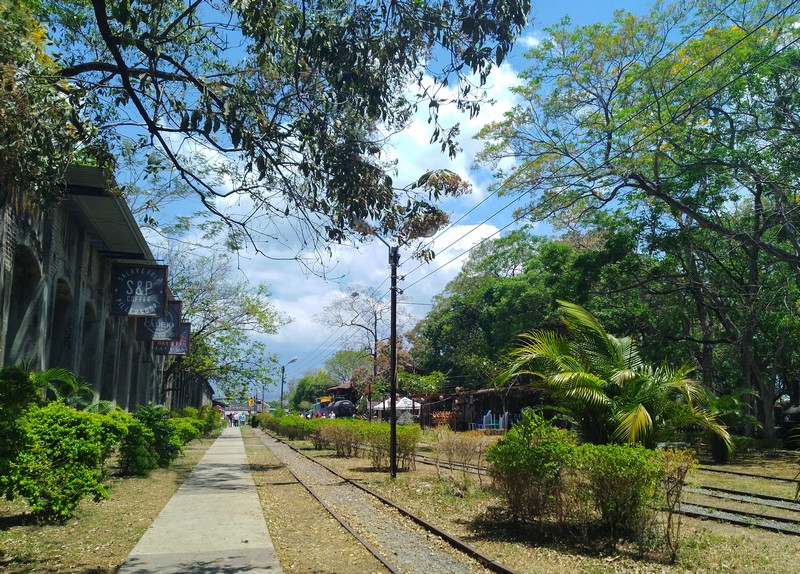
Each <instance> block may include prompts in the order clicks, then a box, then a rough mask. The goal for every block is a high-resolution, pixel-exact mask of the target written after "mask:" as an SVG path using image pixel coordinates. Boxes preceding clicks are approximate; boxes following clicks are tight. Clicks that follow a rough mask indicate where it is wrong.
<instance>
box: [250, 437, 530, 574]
mask: <svg viewBox="0 0 800 574" xmlns="http://www.w3.org/2000/svg"><path fill="white" fill-rule="evenodd" d="M265 434H268V435H269V436H270V437H272V438H273V439H275V440H277V441H279V442H281V443H283V444H284V445H286V446H288V447H289V448H290V449H292V450H293V451H295V452H296V453H297V454H298V455H300V456H303V457H305V458H307V459H308V460H310V461H312V462H314V463H316V464H318V465H319V466H321V467H322V468H324V469H325V470H327V471H328V472H330V473H332V474H334V475H335V476H336V477H338V478H340V479H342V480H343V481H345V482H347V483H348V484H351V485H353V486H354V487H356V488H358V489H360V490H362V491H364V492H366V493H367V494H369V495H370V496H373V497H375V498H377V499H378V500H380V501H381V502H382V503H383V504H385V505H387V506H389V507H390V508H393V509H394V510H396V511H398V512H399V513H400V514H402V515H404V516H406V517H407V518H409V519H411V520H412V521H414V522H415V523H417V524H418V525H419V526H421V527H422V528H424V529H425V530H427V531H428V532H431V533H432V534H435V535H437V536H439V537H440V538H441V539H442V540H444V541H445V542H447V543H448V544H449V545H450V546H452V547H453V548H455V549H456V550H459V551H460V552H463V553H464V554H466V555H467V556H469V557H470V558H473V559H474V560H475V561H477V562H479V563H480V564H481V565H482V566H484V567H486V569H488V570H491V571H492V572H495V573H496V574H516V571H514V570H511V569H510V568H508V567H507V566H504V565H503V564H501V563H500V562H497V561H496V560H493V559H492V558H489V557H488V556H486V555H484V554H482V553H481V552H480V551H478V550H476V549H475V548H473V547H471V546H470V545H469V544H467V543H466V542H464V541H462V540H460V539H459V538H457V537H456V536H453V535H452V534H449V533H448V532H445V531H444V530H442V529H441V528H439V527H438V526H435V525H433V524H431V523H429V522H427V521H426V520H424V519H423V518H420V517H419V516H417V515H415V514H414V513H412V512H411V511H410V510H408V509H406V508H403V507H402V506H400V505H398V504H396V503H394V502H392V501H391V500H389V499H388V498H386V497H384V496H383V495H381V494H378V493H377V492H375V491H373V490H372V489H370V488H367V487H366V486H364V485H363V484H360V483H359V482H357V481H355V480H352V479H350V478H348V477H346V476H344V475H342V474H341V473H339V472H337V471H336V470H334V469H332V468H330V467H329V466H327V465H326V464H323V463H321V462H320V461H318V460H316V459H315V458H314V457H311V456H308V455H307V454H305V453H304V452H302V451H300V450H299V449H298V448H296V447H295V446H294V445H292V444H289V443H288V442H287V441H285V440H283V439H281V438H280V437H277V436H275V435H273V434H272V433H267V432H265Z"/></svg>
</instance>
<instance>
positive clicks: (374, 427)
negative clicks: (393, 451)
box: [359, 423, 391, 470]
mask: <svg viewBox="0 0 800 574" xmlns="http://www.w3.org/2000/svg"><path fill="white" fill-rule="evenodd" d="M359 436H360V442H361V444H362V445H364V453H365V454H366V455H367V456H368V457H369V458H370V461H371V462H372V468H374V469H375V470H383V469H385V468H388V467H389V463H390V448H391V435H390V432H389V424H388V423H373V424H369V423H367V424H363V425H359Z"/></svg>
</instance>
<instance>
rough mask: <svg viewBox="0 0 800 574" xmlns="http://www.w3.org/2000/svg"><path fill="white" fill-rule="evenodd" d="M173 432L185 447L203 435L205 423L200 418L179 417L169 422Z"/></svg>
mask: <svg viewBox="0 0 800 574" xmlns="http://www.w3.org/2000/svg"><path fill="white" fill-rule="evenodd" d="M168 423H169V426H170V427H171V428H172V432H173V433H174V434H175V435H177V436H178V437H179V438H180V441H181V445H185V444H187V443H189V442H191V441H193V440H194V439H196V438H199V437H201V436H202V435H203V421H201V420H200V419H198V418H191V417H177V418H171V419H169V421H168Z"/></svg>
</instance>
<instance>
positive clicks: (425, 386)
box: [397, 371, 447, 397]
mask: <svg viewBox="0 0 800 574" xmlns="http://www.w3.org/2000/svg"><path fill="white" fill-rule="evenodd" d="M445 382H447V376H446V375H445V374H444V373H441V372H439V371H434V372H433V373H430V374H429V375H420V374H418V373H409V372H407V371H400V372H398V373H397V386H398V388H399V389H400V390H401V391H402V392H404V393H406V394H408V395H410V396H412V397H419V396H422V395H431V394H434V393H438V392H439V391H441V390H442V388H444V384H445Z"/></svg>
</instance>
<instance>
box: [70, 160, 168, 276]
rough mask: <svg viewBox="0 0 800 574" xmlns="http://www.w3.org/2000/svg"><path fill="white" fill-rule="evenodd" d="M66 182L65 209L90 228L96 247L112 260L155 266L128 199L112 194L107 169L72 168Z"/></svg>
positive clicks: (89, 231) (85, 226) (87, 228)
mask: <svg viewBox="0 0 800 574" xmlns="http://www.w3.org/2000/svg"><path fill="white" fill-rule="evenodd" d="M66 181H67V184H66V190H65V191H66V193H65V198H64V202H63V205H64V208H65V209H66V210H67V211H68V212H69V213H70V215H71V216H72V217H73V218H75V220H76V221H77V222H78V223H79V224H80V225H81V226H83V227H84V228H85V229H86V231H87V233H88V234H89V237H90V238H91V242H92V247H94V248H95V249H96V250H97V251H98V252H100V253H102V254H103V255H105V256H106V257H108V258H110V259H130V260H139V261H147V262H149V263H155V259H154V257H153V253H152V252H151V251H150V247H149V246H148V245H147V241H145V238H144V235H142V232H141V230H140V229H139V226H138V225H137V224H136V220H135V219H134V217H133V213H131V210H130V208H129V207H128V204H127V202H126V201H125V198H124V197H122V196H119V197H115V196H113V195H112V193H111V192H110V191H109V189H108V188H109V185H108V179H107V178H106V177H105V175H104V174H103V170H101V169H100V168H97V167H89V166H77V165H72V166H69V167H68V168H67V173H66Z"/></svg>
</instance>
